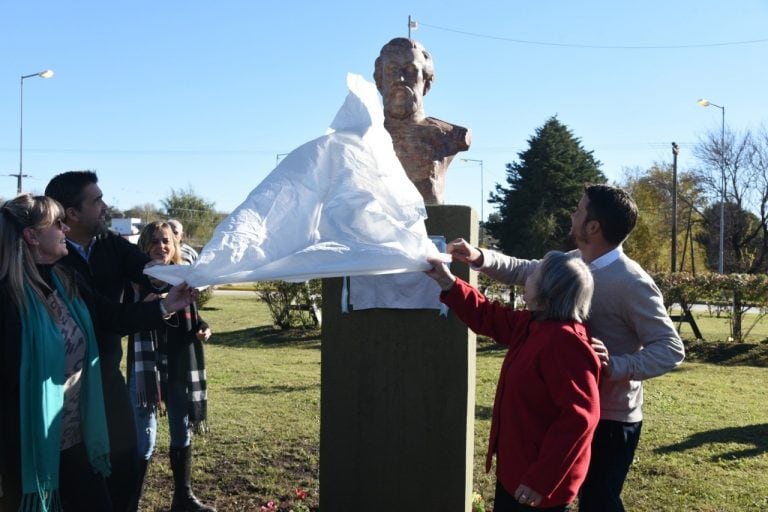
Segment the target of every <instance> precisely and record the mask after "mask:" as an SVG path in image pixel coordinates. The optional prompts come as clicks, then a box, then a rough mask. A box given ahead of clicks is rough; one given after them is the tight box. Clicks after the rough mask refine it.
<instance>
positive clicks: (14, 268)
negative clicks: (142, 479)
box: [0, 194, 194, 512]
mask: <svg viewBox="0 0 768 512" xmlns="http://www.w3.org/2000/svg"><path fill="white" fill-rule="evenodd" d="M68 230H69V228H68V227H67V226H66V224H64V210H63V208H62V207H61V205H60V204H59V203H57V202H56V201H55V200H53V199H51V198H48V197H44V196H32V195H30V194H23V195H19V196H18V197H16V198H14V199H12V200H10V201H7V202H5V203H4V204H3V205H2V207H0V511H2V512H6V511H12V512H16V511H18V510H25V511H26V510H34V511H38V510H44V511H54V512H56V511H61V510H67V511H75V510H76V511H79V512H80V511H86V512H87V511H94V512H110V511H111V510H112V504H111V502H110V498H109V494H108V492H107V487H106V482H105V476H107V475H109V473H110V464H109V453H110V446H109V438H108V433H107V425H106V418H105V413H104V398H103V394H102V385H101V372H100V362H99V350H100V347H99V346H98V341H97V340H96V337H95V335H94V322H96V323H97V324H98V326H99V327H103V328H105V329H109V330H111V331H114V332H116V333H127V332H131V331H133V330H136V329H141V328H150V327H152V326H156V325H162V323H163V316H164V315H165V314H166V312H167V311H168V310H176V309H179V308H183V307H184V306H186V305H187V304H189V303H191V302H192V301H193V300H194V292H193V290H191V289H189V288H188V287H187V286H186V285H184V284H182V285H179V286H177V287H174V289H173V290H171V291H170V292H169V293H168V295H167V296H166V297H165V298H164V299H162V300H155V301H152V302H147V303H144V304H139V305H137V304H131V305H128V306H123V305H120V304H115V303H112V302H110V301H108V300H105V299H102V298H101V297H99V296H97V295H94V294H92V293H91V291H90V290H89V289H88V288H87V287H86V286H85V285H84V284H83V281H82V280H81V279H78V276H77V275H76V274H74V273H72V272H71V271H69V270H66V269H64V268H59V267H57V265H56V262H57V261H58V260H59V259H60V258H61V257H63V256H64V255H66V254H67V246H66V243H65V241H66V237H65V234H66V232H67V231H68Z"/></svg>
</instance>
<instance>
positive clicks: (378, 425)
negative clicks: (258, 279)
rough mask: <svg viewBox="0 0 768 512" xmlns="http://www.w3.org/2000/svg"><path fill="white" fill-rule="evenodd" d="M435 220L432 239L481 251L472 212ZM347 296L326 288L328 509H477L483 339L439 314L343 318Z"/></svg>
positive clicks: (441, 214) (456, 211)
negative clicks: (479, 346) (479, 344)
mask: <svg viewBox="0 0 768 512" xmlns="http://www.w3.org/2000/svg"><path fill="white" fill-rule="evenodd" d="M427 211H428V216H429V219H428V220H427V223H426V224H427V231H428V232H429V234H430V235H442V236H444V237H445V239H446V241H451V240H453V239H455V238H458V237H462V238H464V239H466V240H468V241H469V242H470V243H472V244H473V245H477V229H478V222H477V214H476V212H474V211H473V210H472V209H470V208H469V207H466V206H451V205H437V206H429V207H428V208H427ZM451 271H452V272H453V273H454V274H456V275H457V276H459V277H461V278H462V279H465V280H467V281H470V282H473V281H474V280H475V279H476V277H475V273H474V272H472V277H471V279H470V271H469V269H468V267H467V266H466V265H461V264H457V263H453V264H452V265H451ZM473 284H474V283H473ZM341 291H342V279H340V278H339V279H325V280H324V281H323V331H322V373H321V406H320V409H321V417H320V420H321V421H320V509H321V510H325V511H329V512H353V511H354V512H359V511H361V510H365V511H366V512H377V511H387V512H391V511H393V510H435V511H437V510H439V511H441V512H452V511H456V512H467V511H469V510H471V497H472V464H473V446H474V408H475V405H474V404H475V400H474V396H475V343H476V340H475V335H474V333H472V332H471V331H470V330H469V329H467V327H466V326H465V325H464V324H463V323H462V322H461V321H459V320H458V319H457V318H456V317H455V316H453V315H452V314H450V313H449V314H448V317H447V318H446V317H441V316H440V314H439V312H438V311H437V310H434V309H433V310H428V309H419V310H401V309H368V310H362V311H350V312H349V313H341V307H340V304H341Z"/></svg>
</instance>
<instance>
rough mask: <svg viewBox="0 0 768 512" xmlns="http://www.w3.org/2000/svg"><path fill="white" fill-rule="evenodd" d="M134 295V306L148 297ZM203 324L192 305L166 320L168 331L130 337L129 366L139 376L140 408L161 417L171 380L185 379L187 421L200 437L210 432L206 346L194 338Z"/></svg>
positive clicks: (140, 292) (135, 292)
mask: <svg viewBox="0 0 768 512" xmlns="http://www.w3.org/2000/svg"><path fill="white" fill-rule="evenodd" d="M131 291H132V293H133V298H134V301H135V302H139V301H142V300H144V297H146V296H147V294H148V293H149V292H147V291H146V290H139V289H135V288H132V290H131ZM201 323H202V321H201V320H200V317H199V316H198V313H197V306H196V305H195V304H194V303H193V304H191V305H190V306H187V307H186V308H184V309H183V310H180V311H177V312H176V314H175V315H174V316H172V317H171V318H170V319H168V320H166V324H167V326H166V327H163V328H160V329H152V330H148V331H140V332H137V333H134V334H131V335H129V337H128V346H129V347H130V350H129V351H128V364H129V365H130V366H132V367H133V369H134V372H135V375H136V395H137V402H138V404H139V405H140V406H142V407H149V408H157V410H158V411H160V412H161V413H162V412H163V411H164V409H165V407H164V405H165V404H164V401H165V397H166V396H167V385H168V380H169V379H178V378H183V379H184V380H185V383H186V389H187V414H188V421H189V424H190V425H191V427H192V428H193V430H194V432H195V433H198V434H200V433H205V432H207V431H208V424H207V417H208V407H207V403H208V387H207V382H206V375H205V354H204V351H203V343H202V342H201V341H200V340H198V339H197V336H196V335H195V334H196V332H197V330H198V328H199V326H200V325H201ZM182 369H183V372H182V371H181V370H182ZM129 375H130V373H129ZM129 378H131V377H129Z"/></svg>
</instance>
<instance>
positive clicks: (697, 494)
mask: <svg viewBox="0 0 768 512" xmlns="http://www.w3.org/2000/svg"><path fill="white" fill-rule="evenodd" d="M202 314H203V316H204V318H205V319H206V320H207V321H208V322H209V323H210V324H211V326H212V329H213V331H214V337H213V338H211V341H210V342H209V343H208V345H207V352H206V358H207V367H208V378H209V417H210V424H211V432H210V433H209V434H207V435H205V436H197V437H195V439H194V441H193V446H194V452H195V459H194V461H195V467H194V472H193V481H194V488H195V492H196V493H197V495H198V496H199V497H201V498H202V499H204V500H206V501H208V502H210V503H212V504H215V505H216V506H217V507H218V509H219V510H220V511H238V512H239V511H258V510H259V508H260V506H262V505H264V504H265V503H266V502H267V501H270V500H272V501H275V503H276V504H277V505H278V506H280V507H281V510H288V509H289V508H288V507H289V502H290V500H293V499H294V498H295V495H294V491H293V490H294V488H296V487H300V488H302V489H304V490H305V491H307V498H306V500H305V503H306V504H307V505H309V506H310V508H311V509H312V510H315V509H316V507H317V504H318V450H319V429H320V417H319V416H320V342H319V333H318V332H317V331H306V332H304V331H287V332H279V331H275V330H273V329H272V327H271V326H270V323H271V321H270V319H269V315H268V313H267V310H266V307H265V306H263V305H262V304H260V303H258V302H257V301H256V299H255V296H250V295H236V296H235V295H224V294H216V295H215V296H214V298H213V299H212V300H211V301H210V302H209V303H208V305H207V306H206V308H205V309H204V310H203V312H202ZM715 323H717V322H715ZM700 327H701V328H702V330H703V331H704V330H705V328H704V327H703V326H702V325H701V324H700ZM726 332H727V331H726ZM683 333H684V335H685V326H684V327H683ZM705 337H709V336H708V335H707V334H706V332H705ZM764 338H765V336H764V337H763V338H762V339H764ZM690 347H691V349H692V351H693V352H695V353H700V354H703V356H705V357H707V358H710V359H711V358H713V357H714V356H718V355H719V356H720V357H721V359H726V360H725V361H722V362H721V363H720V364H712V363H708V362H686V363H685V364H684V365H683V366H682V368H681V369H680V370H678V371H676V372H674V373H672V374H669V375H666V376H664V377H661V378H658V379H655V380H651V381H649V382H647V383H646V386H645V389H646V392H645V395H646V406H645V416H646V417H645V422H644V426H643V434H642V439H641V441H640V447H639V449H638V451H637V456H636V460H635V463H634V465H633V468H632V470H631V471H630V476H629V479H628V481H627V483H626V486H625V491H624V498H625V504H626V505H627V509H628V510H630V511H632V512H643V511H647V512H651V511H654V512H655V511H667V510H668V511H683V510H685V511H712V512H714V511H718V512H724V511H733V512H736V511H738V512H742V511H751V510H755V511H757V510H768V409H767V408H766V407H765V402H764V399H763V396H764V393H765V389H766V387H768V364H766V361H768V356H766V353H767V352H766V351H765V350H763V349H765V348H766V347H768V345H757V346H753V345H749V346H747V345H742V346H740V348H739V349H738V350H731V351H730V352H729V351H728V349H732V347H733V344H730V345H728V346H726V347H725V349H726V350H723V349H722V348H723V347H721V346H719V345H717V344H712V343H692V344H690ZM712 347H715V348H716V349H717V350H716V349H715V348H712ZM723 354H724V355H723ZM503 355H504V353H503V352H502V351H500V350H498V349H497V348H496V347H495V346H494V345H492V344H488V343H481V344H480V345H479V349H478V357H477V395H476V423H475V459H474V465H475V472H474V475H475V476H474V480H475V483H474V488H475V489H476V490H477V491H479V492H480V493H481V494H482V495H483V497H484V498H485V499H486V500H487V501H490V499H491V498H492V497H493V484H494V479H493V477H492V476H491V475H486V474H484V473H483V470H482V468H483V464H484V453H485V448H486V441H487V436H488V429H489V427H490V409H491V407H492V405H493V396H494V391H495V386H496V379H497V377H498V371H499V367H500V365H501V360H502V357H503ZM713 355H714V356H713ZM734 362H735V363H737V364H732V363H734ZM160 424H161V429H160V432H159V434H158V449H157V453H156V455H155V460H154V461H153V464H152V465H151V466H150V470H149V475H148V488H147V491H146V493H145V500H144V502H143V503H144V506H145V509H146V510H152V511H161V510H162V511H165V510H168V508H169V506H170V498H171V493H172V479H171V472H170V467H169V464H168V458H167V451H168V450H167V449H168V433H167V422H166V421H165V420H161V422H160ZM424 510H425V511H427V512H434V511H431V510H429V509H428V508H425V509H424ZM489 510H490V507H489ZM326 512H334V511H326Z"/></svg>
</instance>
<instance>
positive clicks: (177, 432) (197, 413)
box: [126, 221, 215, 512]
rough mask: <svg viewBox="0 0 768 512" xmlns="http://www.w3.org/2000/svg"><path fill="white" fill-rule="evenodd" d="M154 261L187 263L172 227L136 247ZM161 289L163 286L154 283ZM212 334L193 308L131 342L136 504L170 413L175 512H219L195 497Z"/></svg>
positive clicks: (148, 233)
mask: <svg viewBox="0 0 768 512" xmlns="http://www.w3.org/2000/svg"><path fill="white" fill-rule="evenodd" d="M137 245H138V246H139V248H140V249H141V250H142V251H144V252H146V253H147V254H148V255H149V256H150V257H152V259H153V260H154V261H156V262H157V263H159V264H164V265H178V264H181V263H182V259H181V250H180V248H179V242H178V240H177V239H176V237H174V234H173V229H172V226H171V225H170V224H168V223H167V222H159V221H158V222H152V223H150V224H147V225H146V226H144V228H143V229H142V230H141V233H140V234H139V240H138V242H137ZM153 284H155V286H157V287H158V288H159V289H160V293H162V287H163V286H164V283H160V282H157V283H153ZM157 291H158V290H157V289H156V290H148V289H146V288H144V287H142V286H139V285H136V284H134V285H132V286H131V288H130V289H128V290H126V296H127V297H132V298H133V300H135V301H144V300H147V299H148V298H150V299H152V298H154V297H155V296H156V293H157ZM210 336H211V329H210V328H209V327H208V324H206V323H205V322H204V321H203V320H202V319H201V318H200V316H199V315H198V311H197V306H196V305H195V304H194V303H192V304H190V305H189V306H187V307H185V308H184V309H182V310H179V311H176V312H175V313H173V315H172V316H171V317H170V318H168V320H166V324H165V325H163V326H162V327H161V328H157V329H152V330H146V331H142V332H137V333H134V334H131V336H130V337H129V340H128V347H129V350H128V366H129V372H128V389H129V392H130V394H131V398H132V400H133V401H134V404H135V407H136V410H135V414H134V418H135V419H136V433H137V436H138V446H139V464H140V475H141V479H140V482H139V486H138V489H137V502H136V506H137V507H138V501H139V500H140V499H141V495H142V493H143V487H144V480H145V477H146V471H147V467H148V465H149V461H150V460H151V458H152V454H153V453H154V451H155V441H156V437H157V415H158V412H163V411H165V412H167V415H168V430H169V432H170V436H171V443H170V445H171V446H170V453H169V455H170V459H171V470H172V472H173V483H174V491H173V501H172V504H171V510H172V511H173V512H181V511H185V512H186V511H194V512H215V509H214V508H213V507H210V506H208V505H205V504H203V503H201V502H200V500H198V499H197V497H195V495H194V494H193V493H192V482H191V472H192V432H193V431H194V432H196V433H203V432H205V431H206V430H207V424H206V416H207V398H208V396H207V390H206V375H205V358H204V353H203V341H207V340H208V338H209V337H210Z"/></svg>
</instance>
